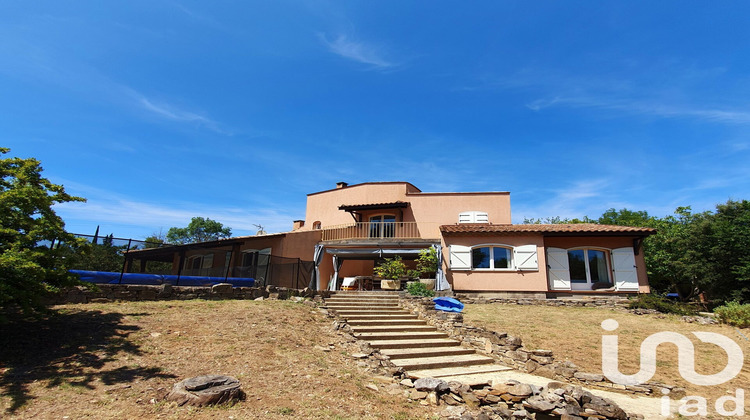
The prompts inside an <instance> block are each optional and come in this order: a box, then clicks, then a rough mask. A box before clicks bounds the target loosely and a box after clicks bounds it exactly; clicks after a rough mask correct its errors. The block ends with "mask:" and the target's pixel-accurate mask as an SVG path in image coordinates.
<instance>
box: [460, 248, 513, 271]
mask: <svg viewBox="0 0 750 420" xmlns="http://www.w3.org/2000/svg"><path fill="white" fill-rule="evenodd" d="M477 248H489V249H490V267H486V268H478V267H474V255H473V252H474V250H475V249H477ZM495 248H502V249H506V250H508V251H510V252H508V257H509V258H510V260H509V261H508V267H505V268H495ZM471 252H472V254H471V257H470V261H469V264H470V267H471V270H472V271H516V269H515V266H514V261H513V257H514V252H513V247H512V246H510V245H504V244H494V243H490V244H481V245H473V246H472V247H471Z"/></svg>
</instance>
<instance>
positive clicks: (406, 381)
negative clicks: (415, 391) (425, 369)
mask: <svg viewBox="0 0 750 420" xmlns="http://www.w3.org/2000/svg"><path fill="white" fill-rule="evenodd" d="M399 383H400V384H401V385H403V386H405V387H407V388H414V382H412V380H411V379H409V378H406V379H404V380H403V381H401V382H399Z"/></svg>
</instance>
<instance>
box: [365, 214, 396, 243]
mask: <svg viewBox="0 0 750 420" xmlns="http://www.w3.org/2000/svg"><path fill="white" fill-rule="evenodd" d="M395 234H396V216H391V215H387V214H386V215H381V216H373V217H370V237H371V238H393V237H394V236H395Z"/></svg>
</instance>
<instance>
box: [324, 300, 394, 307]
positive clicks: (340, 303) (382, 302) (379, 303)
mask: <svg viewBox="0 0 750 420" xmlns="http://www.w3.org/2000/svg"><path fill="white" fill-rule="evenodd" d="M331 305H336V306H399V303H398V301H393V302H391V301H389V300H335V301H331V300H327V301H326V306H331Z"/></svg>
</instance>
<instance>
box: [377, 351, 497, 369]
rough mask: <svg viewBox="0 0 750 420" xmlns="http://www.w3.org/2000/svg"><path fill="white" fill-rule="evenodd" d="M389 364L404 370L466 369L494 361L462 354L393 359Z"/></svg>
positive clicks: (493, 361)
mask: <svg viewBox="0 0 750 420" xmlns="http://www.w3.org/2000/svg"><path fill="white" fill-rule="evenodd" d="M391 362H392V363H393V364H394V365H396V366H399V367H402V368H404V369H405V370H424V369H439V368H449V367H466V366H476V365H488V364H494V363H495V359H493V358H491V357H487V356H480V355H478V354H463V355H457V356H435V357H414V358H407V359H394V360H391Z"/></svg>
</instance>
